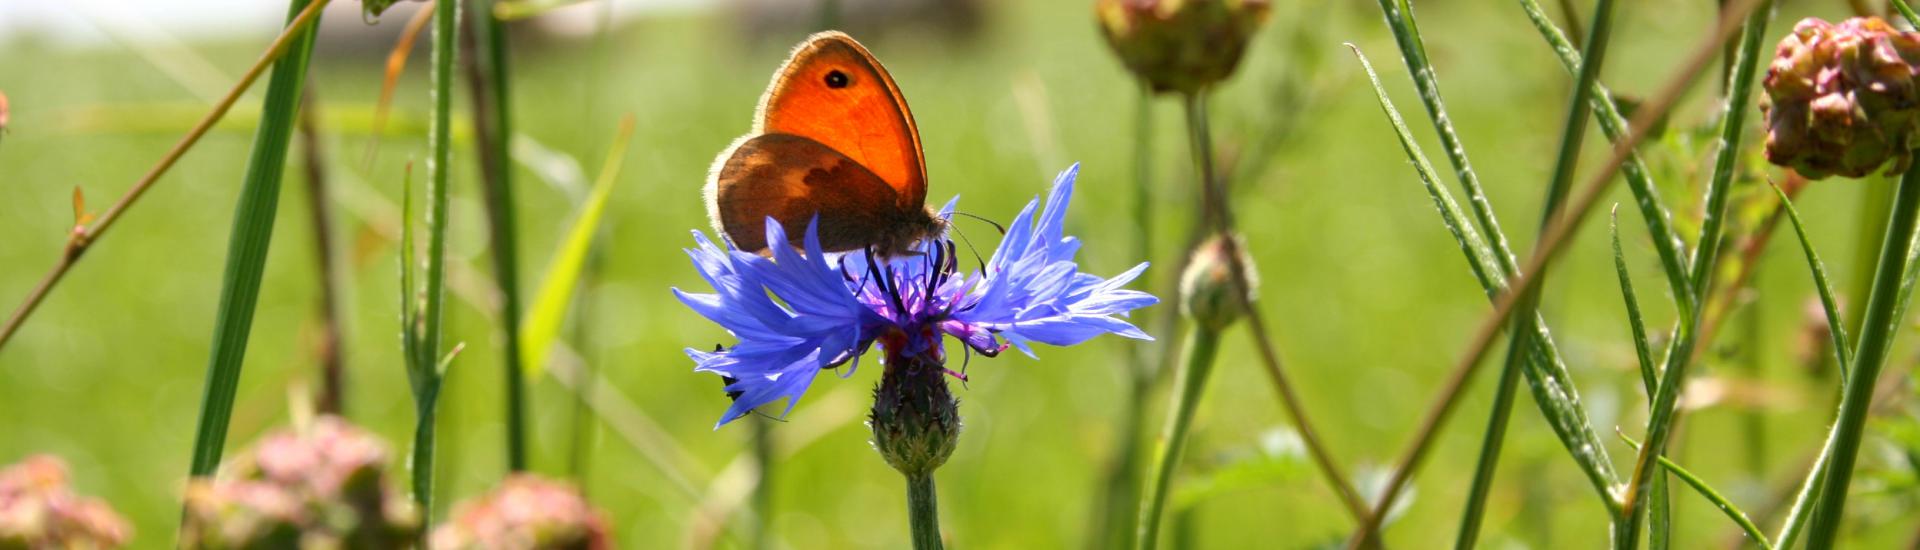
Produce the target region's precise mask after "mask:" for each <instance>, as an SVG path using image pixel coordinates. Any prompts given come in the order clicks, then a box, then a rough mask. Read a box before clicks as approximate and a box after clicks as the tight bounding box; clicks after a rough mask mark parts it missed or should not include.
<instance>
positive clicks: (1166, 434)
mask: <svg viewBox="0 0 1920 550" xmlns="http://www.w3.org/2000/svg"><path fill="white" fill-rule="evenodd" d="M1219 351H1220V333H1219V332H1217V331H1214V330H1212V329H1209V328H1206V327H1203V326H1200V324H1199V323H1194V324H1193V328H1192V329H1190V330H1188V331H1187V339H1186V345H1185V346H1184V347H1183V349H1182V351H1181V354H1180V355H1181V365H1180V371H1179V372H1178V373H1177V374H1176V376H1178V378H1177V379H1175V381H1174V386H1173V404H1172V406H1171V407H1170V411H1171V414H1170V415H1168V416H1167V426H1166V428H1165V429H1164V430H1162V431H1161V434H1160V441H1159V444H1158V445H1156V446H1155V447H1154V453H1153V469H1152V470H1151V471H1152V472H1153V477H1152V484H1151V485H1148V486H1147V491H1148V492H1147V495H1146V498H1145V499H1144V500H1142V501H1141V506H1140V525H1139V535H1138V537H1139V538H1137V539H1135V542H1134V547H1135V548H1139V549H1142V550H1150V549H1152V548H1155V547H1157V546H1158V543H1159V535H1160V516H1161V514H1162V513H1163V512H1164V511H1165V509H1166V505H1167V492H1168V491H1169V490H1170V489H1171V488H1172V486H1173V471H1174V469H1176V468H1177V467H1179V465H1180V453H1181V451H1182V450H1183V449H1185V448H1186V444H1187V431H1188V429H1189V428H1191V427H1192V426H1193V413H1194V411H1195V410H1197V409H1199V408H1200V396H1201V394H1202V393H1204V392H1205V391H1206V388H1207V376H1208V375H1209V374H1211V373H1212V372H1213V359H1214V357H1215V356H1216V355H1218V354H1219Z"/></svg>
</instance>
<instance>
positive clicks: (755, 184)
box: [706, 31, 946, 256]
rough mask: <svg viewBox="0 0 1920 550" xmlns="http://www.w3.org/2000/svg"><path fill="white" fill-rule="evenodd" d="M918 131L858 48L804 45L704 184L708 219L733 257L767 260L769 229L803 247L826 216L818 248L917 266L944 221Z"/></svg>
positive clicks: (840, 36) (848, 43)
mask: <svg viewBox="0 0 1920 550" xmlns="http://www.w3.org/2000/svg"><path fill="white" fill-rule="evenodd" d="M926 198H927V164H926V159H925V157H924V155H923V153H922V152H921V150H920V131H919V130H918V129H917V128H915V127H914V125H913V113H911V112H909V111H908V110H907V100H906V98H903V97H901V96H900V88H899V87H898V86H895V85H894V83H893V77H891V76H888V75H887V69H886V68H885V67H882V66H880V61H879V60H877V59H874V58H873V54H872V53H870V52H868V51H867V48H866V47H865V46H861V45H860V43H859V42H858V41H855V40H854V39H853V37H850V36H847V35H846V34H844V33H840V32H834V31H828V32H822V33H819V34H815V35H813V36H809V37H807V40H806V41H804V42H801V43H800V45H799V46H798V47H796V48H794V50H793V55H792V56H790V57H788V58H787V62H786V64H785V65H782V66H781V67H780V70H778V71H775V72H774V73H773V82H772V83H771V84H769V85H768V86H767V92H766V94H765V95H762V96H760V108H759V111H758V113H757V114H756V115H755V116H754V123H753V131H752V132H751V133H748V134H747V135H745V136H741V137H740V139H738V140H735V141H734V142H733V145H731V146H728V147H727V149H726V150H725V151H722V152H721V153H720V157H719V158H717V159H715V160H714V164H713V169H712V171H711V172H710V173H709V175H708V176H707V186H706V201H707V215H708V216H709V217H710V218H712V220H713V226H714V230H716V231H718V232H720V233H722V234H725V235H726V236H727V238H729V239H731V240H732V241H733V244H734V246H736V247H738V248H739V249H740V250H745V251H749V252H765V251H766V250H767V248H768V246H770V245H772V244H774V243H768V242H766V220H767V218H768V217H772V218H773V219H775V220H779V221H780V224H781V225H783V226H785V227H787V228H788V234H789V235H791V236H792V237H791V238H792V239H793V242H792V243H788V244H792V245H798V244H799V240H800V239H801V238H802V237H803V236H804V234H805V233H804V231H803V229H802V228H804V227H806V226H807V224H808V223H811V222H813V221H814V220H815V216H818V220H819V234H820V244H821V248H823V249H825V250H826V251H829V252H837V251H846V250H860V249H870V250H872V251H874V252H875V253H878V254H881V255H886V256H898V255H905V254H910V253H911V251H910V247H911V246H912V245H913V243H914V242H915V241H917V240H920V239H923V238H927V237H932V236H935V235H939V234H940V233H941V232H942V231H944V230H945V229H946V221H945V220H943V219H941V218H940V217H939V216H937V215H935V213H934V212H932V211H931V210H929V209H927V207H926V204H925V202H926Z"/></svg>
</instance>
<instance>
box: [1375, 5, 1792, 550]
mask: <svg viewBox="0 0 1920 550" xmlns="http://www.w3.org/2000/svg"><path fill="white" fill-rule="evenodd" d="M1736 2H1738V3H1737V4H1735V5H1734V6H1733V7H1731V8H1730V9H1729V12H1728V14H1727V16H1725V17H1722V18H1721V19H1720V20H1719V21H1718V22H1716V25H1715V28H1714V31H1713V32H1711V33H1708V35H1707V36H1705V37H1703V39H1702V42H1701V43H1700V44H1699V45H1696V46H1695V47H1694V48H1693V49H1692V50H1691V52H1690V53H1689V54H1688V55H1687V57H1686V58H1685V59H1684V60H1683V61H1682V62H1681V63H1680V65H1679V67H1678V68H1677V69H1676V70H1675V71H1673V72H1672V73H1671V74H1670V76H1669V77H1668V78H1667V79H1666V80H1665V83H1664V84H1662V85H1661V86H1660V87H1659V88H1658V90H1659V91H1658V92H1657V93H1655V94H1653V95H1651V96H1650V97H1651V99H1650V100H1649V101H1648V102H1647V103H1646V104H1645V105H1643V106H1642V107H1641V109H1640V110H1638V111H1637V112H1636V113H1635V115H1634V118H1633V120H1632V121H1631V124H1630V126H1629V128H1631V131H1630V132H1628V134H1627V135H1626V137H1625V138H1624V139H1621V140H1618V141H1616V142H1615V143H1614V147H1613V151H1612V152H1611V153H1610V154H1609V156H1608V159H1607V160H1606V161H1605V162H1603V163H1602V164H1601V169H1600V171H1599V172H1596V173H1595V174H1594V175H1593V176H1591V177H1590V178H1588V179H1587V181H1586V183H1584V184H1583V185H1581V186H1580V187H1579V189H1580V192H1579V193H1577V194H1575V195H1574V196H1573V197H1574V198H1573V200H1572V201H1571V202H1569V203H1568V206H1567V208H1566V209H1565V211H1566V214H1565V215H1563V216H1562V217H1560V218H1559V219H1558V220H1557V221H1556V223H1554V224H1553V225H1552V227H1551V228H1550V229H1549V230H1548V231H1546V232H1545V234H1544V235H1543V236H1542V238H1541V239H1540V242H1539V243H1538V244H1537V245H1536V247H1535V249H1534V252H1533V254H1532V255H1531V256H1529V257H1528V258H1527V262H1526V263H1525V265H1524V267H1523V268H1522V269H1521V270H1520V271H1519V274H1518V275H1517V276H1516V277H1514V280H1513V281H1512V282H1511V283H1510V285H1509V287H1510V288H1509V290H1508V292H1506V293H1504V294H1501V296H1500V298H1499V299H1498V300H1497V301H1495V303H1494V308H1493V311H1492V312H1490V313H1488V314H1487V316H1486V317H1483V318H1482V319H1481V322H1480V324H1479V326H1478V327H1476V328H1475V329H1474V332H1473V336H1472V338H1471V340H1469V345H1468V347H1467V349H1466V351H1465V352H1464V353H1463V354H1462V355H1461V357H1460V360H1459V361H1457V362H1456V363H1455V364H1454V366H1453V368H1452V371H1451V374H1450V375H1448V377H1447V381H1446V382H1444V383H1443V385H1442V387H1441V389H1440V395H1439V397H1438V398H1437V399H1436V400H1435V401H1434V403H1433V405H1432V406H1431V407H1430V408H1429V409H1428V411H1427V413H1426V414H1425V416H1424V419H1423V420H1422V423H1421V425H1420V427H1419V429H1418V430H1417V431H1416V433H1415V435H1414V438H1413V444H1412V445H1410V446H1409V447H1408V449H1407V450H1406V452H1405V453H1404V454H1402V455H1401V458H1400V460H1399V462H1398V463H1397V464H1396V465H1395V467H1394V471H1393V474H1392V476H1391V477H1389V479H1388V482H1387V485H1386V487H1385V488H1384V489H1383V491H1382V495H1381V497H1380V498H1379V499H1377V500H1376V503H1375V506H1374V512H1375V513H1374V514H1372V515H1371V516H1370V517H1373V518H1378V517H1379V513H1378V512H1379V511H1381V510H1386V509H1389V507H1390V506H1391V505H1392V504H1393V502H1394V500H1395V499H1396V498H1397V497H1398V494H1399V492H1400V491H1401V489H1403V488H1404V487H1405V486H1406V483H1407V481H1408V480H1409V479H1411V477H1412V472H1413V469H1414V468H1416V467H1418V465H1419V464H1420V462H1421V459H1423V458H1424V457H1425V456H1426V451H1427V449H1428V447H1429V446H1430V445H1431V444H1432V442H1433V441H1434V439H1435V437H1434V436H1435V434H1436V433H1437V432H1438V431H1439V429H1440V427H1441V426H1443V425H1444V424H1445V423H1446V420H1447V419H1448V417H1449V416H1451V414H1452V412H1453V409H1454V406H1455V405H1456V404H1457V403H1458V402H1459V398H1460V396H1461V395H1462V394H1463V393H1464V391H1465V389H1466V387H1467V385H1468V382H1469V381H1470V380H1471V379H1472V375H1473V373H1474V372H1475V371H1476V370H1477V367H1478V365H1479V364H1480V359H1481V358H1482V357H1483V356H1484V355H1485V353H1486V352H1487V350H1488V348H1489V346H1490V345H1491V344H1492V342H1493V338H1494V337H1495V336H1497V335H1498V334H1499V333H1500V329H1501V328H1502V327H1504V326H1506V324H1507V321H1508V319H1509V318H1510V317H1511V315H1512V314H1513V310H1514V306H1515V305H1517V304H1516V302H1517V300H1516V297H1517V296H1518V294H1520V293H1524V292H1527V291H1528V290H1529V289H1530V288H1531V287H1533V286H1535V285H1537V284H1538V283H1539V280H1538V279H1537V278H1536V277H1535V276H1534V274H1536V273H1538V272H1539V271H1540V270H1541V268H1542V267H1544V266H1545V265H1547V264H1548V263H1550V262H1552V261H1553V260H1555V259H1557V258H1558V257H1559V255H1560V254H1561V253H1562V252H1564V251H1565V247H1564V245H1565V243H1566V242H1567V241H1568V239H1569V237H1570V236H1571V235H1572V234H1573V233H1574V232H1575V231H1576V230H1577V229H1578V228H1579V227H1580V225H1581V224H1582V223H1583V222H1584V221H1585V220H1586V217H1587V214H1588V213H1589V212H1591V211H1592V209H1593V207H1594V205H1595V204H1598V202H1599V199H1600V197H1601V196H1602V195H1604V194H1605V192H1606V191H1607V188H1608V186H1609V184H1611V183H1612V181H1613V176H1615V175H1616V174H1618V173H1619V172H1620V169H1621V165H1622V164H1623V163H1624V162H1626V160H1627V158H1628V157H1630V156H1631V155H1632V152H1633V149H1634V147H1637V146H1638V145H1639V144H1640V142H1641V141H1642V140H1644V139H1646V137H1647V131H1646V129H1647V128H1650V127H1652V124H1653V122H1654V121H1656V120H1659V119H1660V118H1662V117H1665V116H1666V115H1667V113H1668V112H1670V111H1671V110H1672V108H1673V106H1674V103H1675V102H1676V100H1677V99H1678V98H1679V96H1680V95H1681V94H1682V93H1683V92H1685V91H1686V90H1687V89H1688V88H1690V87H1691V86H1692V84H1693V83H1694V82H1695V81H1696V80H1697V79H1698V78H1699V75H1700V72H1701V71H1702V70H1703V69H1704V68H1705V67H1706V66H1707V65H1708V64H1709V63H1711V62H1712V60H1713V58H1714V54H1715V52H1717V51H1718V46H1719V44H1720V41H1721V40H1724V39H1725V38H1726V37H1728V36H1731V35H1732V33H1733V32H1734V30H1735V29H1737V28H1738V26H1737V25H1736V24H1734V22H1735V21H1737V20H1738V19H1737V18H1738V17H1743V16H1744V15H1745V14H1747V13H1748V12H1750V11H1751V10H1753V9H1754V8H1755V7H1757V6H1758V3H1759V0H1736ZM1377 526H1378V525H1377V524H1376V523H1374V522H1372V521H1369V522H1368V523H1367V524H1365V525H1363V526H1362V528H1361V529H1360V530H1358V531H1356V533H1355V536H1354V538H1353V539H1350V540H1349V543H1350V545H1357V544H1359V542H1360V539H1362V538H1369V537H1371V534H1370V533H1369V531H1371V530H1373V529H1374V528H1377Z"/></svg>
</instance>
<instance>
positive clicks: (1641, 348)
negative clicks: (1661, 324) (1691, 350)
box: [1608, 205, 1660, 395]
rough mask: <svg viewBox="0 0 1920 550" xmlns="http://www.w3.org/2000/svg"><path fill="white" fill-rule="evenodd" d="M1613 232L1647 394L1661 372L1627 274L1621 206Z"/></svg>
mask: <svg viewBox="0 0 1920 550" xmlns="http://www.w3.org/2000/svg"><path fill="white" fill-rule="evenodd" d="M1608 229H1609V230H1610V231H1611V232H1612V234H1613V269H1614V273H1615V274H1617V275H1619V277H1620V295H1621V296H1622V297H1624V298H1625V299H1626V302H1627V323H1628V324H1629V325H1630V326H1631V327H1632V330H1633V355H1634V358H1636V359H1638V360H1639V362H1640V382H1641V384H1643V385H1645V386H1646V389H1647V395H1653V390H1654V388H1655V386H1657V385H1658V384H1659V383H1660V382H1659V380H1660V376H1659V374H1657V373H1655V372H1654V366H1653V349H1652V347H1651V346H1650V345H1649V344H1648V343H1647V322H1646V319H1645V318H1644V317H1642V316H1641V315H1640V298H1639V296H1638V295H1636V294H1634V292H1633V278H1632V277H1631V276H1628V275H1627V256H1626V253H1625V252H1622V251H1621V250H1620V206H1619V205H1614V207H1613V223H1612V224H1611V225H1610V226H1609V227H1608Z"/></svg>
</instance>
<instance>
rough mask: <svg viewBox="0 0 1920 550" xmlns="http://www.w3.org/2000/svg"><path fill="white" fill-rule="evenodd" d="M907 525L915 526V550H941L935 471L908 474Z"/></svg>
mask: <svg viewBox="0 0 1920 550" xmlns="http://www.w3.org/2000/svg"><path fill="white" fill-rule="evenodd" d="M907 523H908V524H909V525H912V526H913V549H914V550H940V549H941V548H943V547H944V545H943V544H942V543H941V542H940V503H939V498H937V497H936V496H935V495H934V491H933V471H931V470H929V471H926V472H920V473H915V474H907Z"/></svg>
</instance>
